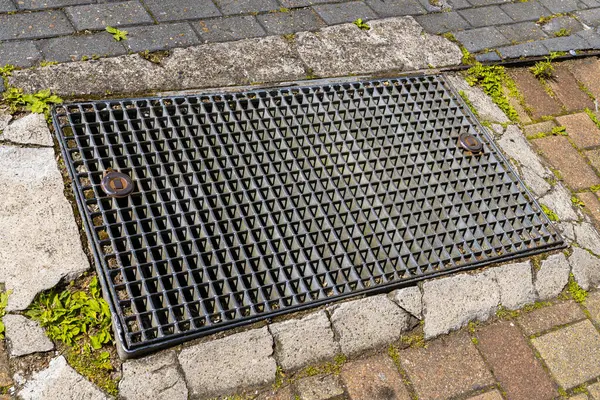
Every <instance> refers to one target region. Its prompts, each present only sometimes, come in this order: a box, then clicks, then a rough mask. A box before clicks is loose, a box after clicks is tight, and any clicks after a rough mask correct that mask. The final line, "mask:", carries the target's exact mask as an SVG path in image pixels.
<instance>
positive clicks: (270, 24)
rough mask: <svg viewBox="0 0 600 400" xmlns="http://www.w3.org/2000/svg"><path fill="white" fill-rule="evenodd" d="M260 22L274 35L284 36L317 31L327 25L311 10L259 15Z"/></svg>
mask: <svg viewBox="0 0 600 400" xmlns="http://www.w3.org/2000/svg"><path fill="white" fill-rule="evenodd" d="M257 18H258V21H259V22H260V23H261V24H262V26H264V28H265V29H266V30H267V33H269V34H272V35H284V34H287V33H295V32H301V31H316V30H318V29H320V28H322V27H324V26H326V24H325V23H324V22H323V20H322V19H321V18H320V17H319V16H318V15H317V13H315V12H314V11H313V10H311V9H304V10H295V11H289V12H276V13H269V14H263V15H259V16H258V17H257Z"/></svg>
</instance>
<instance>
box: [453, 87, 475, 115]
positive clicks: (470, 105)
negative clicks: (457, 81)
mask: <svg viewBox="0 0 600 400" xmlns="http://www.w3.org/2000/svg"><path fill="white" fill-rule="evenodd" d="M458 94H459V96H460V97H461V98H462V99H463V101H464V102H465V104H466V105H467V107H469V110H471V112H472V113H473V115H474V116H475V117H477V118H478V119H479V113H478V112H477V110H476V109H475V107H474V106H473V103H471V100H469V96H467V94H466V93H465V91H464V90H461V91H459V92H458Z"/></svg>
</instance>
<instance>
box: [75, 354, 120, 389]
mask: <svg viewBox="0 0 600 400" xmlns="http://www.w3.org/2000/svg"><path fill="white" fill-rule="evenodd" d="M64 355H65V358H66V359H67V362H68V363H69V365H70V366H71V367H73V369H75V371H77V372H79V373H80V374H81V375H83V376H85V377H87V378H88V379H89V380H90V381H92V382H93V383H95V384H96V385H98V387H100V388H101V389H103V390H104V391H106V392H107V393H108V394H110V395H113V396H116V395H117V394H118V392H119V389H118V384H119V381H118V380H117V379H114V378H113V372H114V371H115V370H116V368H115V366H114V365H113V362H112V361H111V359H110V353H109V352H108V351H93V350H91V349H90V348H89V347H85V346H84V347H83V348H82V347H67V348H66V349H65V352H64Z"/></svg>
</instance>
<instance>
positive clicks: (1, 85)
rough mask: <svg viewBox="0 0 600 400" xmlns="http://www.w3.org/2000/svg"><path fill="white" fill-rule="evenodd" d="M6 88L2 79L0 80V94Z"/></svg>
mask: <svg viewBox="0 0 600 400" xmlns="http://www.w3.org/2000/svg"><path fill="white" fill-rule="evenodd" d="M5 90H6V88H5V87H4V79H2V80H0V93H2V92H4V91H5Z"/></svg>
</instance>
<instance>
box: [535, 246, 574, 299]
mask: <svg viewBox="0 0 600 400" xmlns="http://www.w3.org/2000/svg"><path fill="white" fill-rule="evenodd" d="M570 272H571V267H570V266H569V263H568V262H567V258H566V257H565V255H564V254H563V253H559V254H553V255H551V256H548V258H547V259H545V260H543V261H542V265H541V267H540V270H539V271H537V272H536V274H535V279H534V284H535V289H536V290H537V293H538V295H539V297H540V300H542V301H543V300H549V299H552V298H554V297H556V296H558V295H559V294H560V292H562V290H563V289H564V288H565V286H566V285H567V282H568V280H569V273H570Z"/></svg>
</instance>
